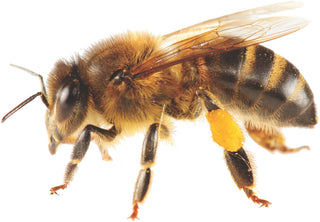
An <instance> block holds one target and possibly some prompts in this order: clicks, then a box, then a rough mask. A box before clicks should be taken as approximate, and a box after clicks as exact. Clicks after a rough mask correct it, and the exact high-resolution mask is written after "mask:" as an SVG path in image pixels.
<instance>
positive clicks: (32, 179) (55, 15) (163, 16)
mask: <svg viewBox="0 0 320 222" xmlns="http://www.w3.org/2000/svg"><path fill="white" fill-rule="evenodd" d="M7 2H9V1H7ZM275 2H276V1H270V0H261V1H248V0H243V1H231V0H224V1H215V0H211V1H203V0H194V1H181V2H180V1H128V2H125V1H121V0H120V1H119V0H117V1H112V3H107V1H105V2H103V1H93V0H90V1H87V2H85V3H83V2H80V1H60V0H59V1H58V0H56V1H52V2H45V1H10V3H2V4H1V8H0V30H1V34H0V57H1V59H0V78H1V81H0V84H1V86H0V100H1V106H0V115H4V114H5V113H6V112H7V111H9V110H10V109H11V108H13V107H14V106H15V105H17V104H18V103H20V102H21V101H22V100H24V99H25V98H27V97H28V96H30V95H32V94H34V93H35V92H37V91H39V90H40V85H39V82H38V79H37V78H35V77H33V76H30V75H28V74H26V73H23V72H22V71H19V70H17V69H15V68H13V67H10V66H9V64H10V63H14V64H18V65H20V66H24V67H27V68H28V69H31V70H33V71H35V72H37V73H41V74H43V75H44V77H46V76H47V73H49V72H50V70H51V68H52V67H53V64H54V63H55V61H56V60H57V59H58V58H69V57H70V56H72V55H74V53H75V52H80V53H81V52H82V51H83V50H84V49H86V48H87V47H88V46H90V44H92V43H94V42H96V41H98V40H100V39H102V38H105V37H108V36H110V35H112V34H116V33H121V32H124V31H126V30H128V29H129V30H148V31H150V32H151V33H154V34H166V33H169V32H172V31H175V30H177V29H180V28H183V27H185V26H188V25H191V24H194V23H197V22H201V21H203V20H207V19H210V18H214V17H218V16H221V15H225V14H228V13H232V12H236V11H240V10H245V9H249V8H253V7H257V6H261V5H266V4H269V3H275ZM304 3H305V6H304V8H303V9H299V10H297V11H295V12H294V13H296V15H301V16H303V17H307V18H309V19H310V20H311V21H312V23H311V24H310V25H309V26H308V27H307V28H305V29H303V30H301V31H299V32H298V33H295V34H292V35H289V36H287V37H283V38H281V39H278V40H274V41H272V42H270V43H266V44H265V45H266V46H268V47H270V48H271V49H273V50H275V51H276V52H277V53H278V54H280V55H282V56H285V57H286V58H287V59H288V60H290V61H291V62H293V63H294V64H295V65H296V66H297V67H298V68H299V69H300V71H301V72H302V73H303V74H304V76H305V78H306V79H307V80H308V82H309V84H310V86H311V88H312V89H313V91H314V94H315V100H316V101H318V100H319V97H320V89H319V86H318V84H319V83H318V82H319V72H320V70H319V49H320V48H319V34H318V28H319V27H320V17H319V10H318V7H319V6H318V3H317V2H316V1H311V0H310V1H304ZM44 112H45V106H44V105H43V104H42V103H41V101H40V99H36V100H35V101H34V102H32V103H31V104H29V105H28V106H26V107H25V108H23V109H22V110H20V111H19V112H18V113H16V114H15V115H14V116H13V117H12V118H11V119H9V120H8V121H7V122H5V123H4V124H1V125H0V143H1V144H0V221H127V219H126V218H127V217H128V216H129V215H130V213H131V200H132V192H133V187H134V184H135V180H136V177H137V174H138V171H139V161H140V160H139V158H140V151H141V144H142V140H143V134H138V135H137V136H135V137H134V138H128V139H126V140H125V141H123V142H122V143H121V144H120V145H119V146H118V147H117V149H113V150H111V155H112V157H113V161H111V162H105V161H102V160H101V157H100V153H99V151H98V149H97V147H96V146H95V145H93V144H92V145H91V146H90V149H89V151H88V153H87V155H86V157H85V159H84V160H83V162H81V164H80V165H79V171H78V173H77V174H76V176H75V179H74V182H72V184H71V185H70V186H69V187H68V189H67V190H64V191H62V192H60V193H61V195H60V196H50V195H49V189H50V188H51V187H53V186H56V185H60V184H61V182H62V180H63V175H64V168H65V166H66V164H67V162H68V161H69V156H70V152H71V149H72V146H62V147H60V149H59V150H58V152H57V154H56V155H55V156H51V155H50V154H49V152H48V148H47V144H48V140H47V134H46V129H45V125H44ZM285 132H286V136H287V139H288V144H289V145H291V146H301V145H309V146H310V147H311V151H302V152H300V153H298V154H292V155H282V154H278V153H276V154H271V153H269V152H268V151H266V150H264V149H262V148H260V147H259V146H258V145H256V144H254V143H253V142H252V141H251V140H250V139H249V138H247V141H246V145H245V147H246V149H247V150H248V151H250V153H251V154H252V155H253V156H254V160H255V165H256V167H257V169H256V172H257V174H258V184H257V190H258V194H259V196H260V197H261V198H265V199H267V200H269V201H271V202H272V203H273V204H272V205H271V207H270V208H259V207H258V206H257V205H255V204H253V203H252V202H251V201H249V200H248V199H247V198H246V196H245V194H244V193H243V192H241V191H239V190H238V189H237V187H236V186H235V184H234V182H233V181H232V179H231V176H230V174H229V172H228V170H227V168H226V166H225V163H224V160H223V155H222V149H221V148H220V147H218V146H217V145H216V144H214V143H213V142H212V141H211V138H210V133H209V129H208V125H207V124H206V123H205V122H203V121H202V122H201V121H200V122H198V123H187V122H179V123H177V128H176V133H175V135H174V141H175V143H174V145H168V144H165V143H161V144H160V147H159V149H158V158H157V164H156V166H155V167H154V175H155V176H154V179H153V184H152V187H151V192H149V195H148V198H147V200H146V202H145V203H144V204H143V205H142V206H141V209H140V214H139V217H140V219H141V221H185V220H193V221H232V220H236V221H246V222H250V221H292V220H295V221H297V220H300V221H319V220H320V216H319V199H320V191H319V187H320V182H319V181H320V180H319V170H320V164H319V158H320V146H319V144H320V142H319V135H320V134H319V127H316V128H315V129H313V130H305V129H298V128H295V129H290V130H287V131H285Z"/></svg>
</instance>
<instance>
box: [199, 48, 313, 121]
mask: <svg viewBox="0 0 320 222" xmlns="http://www.w3.org/2000/svg"><path fill="white" fill-rule="evenodd" d="M204 60H205V64H206V66H207V69H208V72H209V73H208V74H209V77H210V79H211V80H212V82H211V85H210V91H211V92H212V93H213V95H214V96H215V97H216V99H217V100H218V101H219V102H221V104H222V105H224V106H225V107H226V109H228V108H229V109H232V110H234V111H235V112H240V113H241V114H242V115H249V117H250V115H253V116H255V118H259V119H258V120H259V121H263V122H266V123H268V122H269V121H270V124H271V123H272V124H273V125H278V126H313V125H315V124H316V114H315V105H314V100H313V94H312V92H311V90H310V88H309V86H308V84H307V83H306V81H305V79H304V78H303V76H302V75H301V74H300V73H299V71H298V69H297V68H296V67H295V66H293V65H292V64H291V63H290V62H288V61H287V60H285V59H284V58H282V57H280V56H279V55H276V54H275V53H274V52H273V51H272V50H270V49H268V48H265V47H263V46H260V45H257V46H250V47H247V48H242V49H238V50H234V51H230V52H225V53H221V54H215V55H212V56H207V57H205V58H204Z"/></svg>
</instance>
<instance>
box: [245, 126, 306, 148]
mask: <svg viewBox="0 0 320 222" xmlns="http://www.w3.org/2000/svg"><path fill="white" fill-rule="evenodd" d="M246 128H247V131H248V133H249V135H250V137H251V138H252V139H253V140H254V141H255V142H256V143H258V144H259V145H260V146H262V147H264V148H266V149H267V150H269V151H270V152H274V151H279V152H281V153H296V152H299V151H300V150H302V149H307V150H308V149H310V148H309V147H308V146H301V147H298V148H290V147H287V145H286V144H285V138H284V136H283V134H282V133H281V132H280V131H275V130H273V131H272V132H267V131H264V130H262V129H256V128H252V127H250V126H247V127H246Z"/></svg>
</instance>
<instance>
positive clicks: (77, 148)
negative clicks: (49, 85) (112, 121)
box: [50, 125, 116, 194]
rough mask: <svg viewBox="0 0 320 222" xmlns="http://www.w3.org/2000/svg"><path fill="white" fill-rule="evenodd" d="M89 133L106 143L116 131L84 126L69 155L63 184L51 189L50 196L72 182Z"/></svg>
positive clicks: (89, 136) (88, 141) (112, 137)
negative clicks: (69, 159)
mask: <svg viewBox="0 0 320 222" xmlns="http://www.w3.org/2000/svg"><path fill="white" fill-rule="evenodd" d="M91 133H95V134H96V135H98V136H100V137H102V138H103V139H105V140H108V141H111V140H113V139H114V138H115V136H116V131H115V128H114V127H113V128H111V129H110V130H105V129H101V128H99V127H96V126H93V125H88V126H86V127H85V128H84V130H83V131H82V132H81V134H80V136H79V137H78V139H77V142H76V144H75V145H74V148H73V152H72V155H71V161H70V162H69V164H68V165H67V168H66V171H65V174H64V183H63V184H62V185H59V186H56V187H53V188H51V189H50V192H51V194H57V191H58V190H60V189H65V188H67V186H68V184H69V183H70V181H72V178H73V176H74V173H75V170H76V169H77V165H78V163H80V162H81V160H82V159H83V157H84V156H85V154H86V152H87V150H88V147H89V144H90V141H91Z"/></svg>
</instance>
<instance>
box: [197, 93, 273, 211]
mask: <svg viewBox="0 0 320 222" xmlns="http://www.w3.org/2000/svg"><path fill="white" fill-rule="evenodd" d="M197 94H198V95H199V96H200V97H201V98H202V99H203V100H204V105H205V106H206V108H207V110H208V113H207V114H206V117H207V120H208V122H209V124H210V128H211V133H212V138H213V140H214V141H215V142H216V143H217V144H219V145H220V146H221V147H223V148H224V156H225V159H226V162H227V166H228V168H229V171H230V173H231V175H232V178H233V180H234V182H235V183H236V185H237V186H238V187H239V189H243V190H244V192H245V193H246V195H247V196H248V198H250V199H251V200H252V201H253V202H254V203H258V204H260V205H261V206H266V207H267V206H268V205H270V202H268V201H266V200H263V199H260V198H258V197H257V196H256V194H255V193H254V192H253V190H252V189H253V188H254V185H255V184H254V177H253V172H252V167H251V164H250V161H249V158H248V156H247V154H246V153H245V151H244V149H243V148H242V145H243V142H244V137H243V134H242V132H241V129H240V127H239V126H238V125H237V123H236V121H235V120H234V119H233V117H232V116H231V115H230V114H229V113H228V112H227V111H225V110H222V109H220V108H219V107H218V106H217V105H216V104H215V103H214V101H213V99H211V98H210V95H209V94H208V93H207V92H206V91H203V90H198V91H197Z"/></svg>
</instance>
